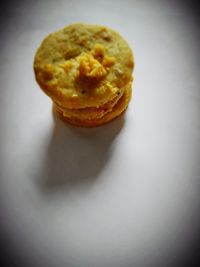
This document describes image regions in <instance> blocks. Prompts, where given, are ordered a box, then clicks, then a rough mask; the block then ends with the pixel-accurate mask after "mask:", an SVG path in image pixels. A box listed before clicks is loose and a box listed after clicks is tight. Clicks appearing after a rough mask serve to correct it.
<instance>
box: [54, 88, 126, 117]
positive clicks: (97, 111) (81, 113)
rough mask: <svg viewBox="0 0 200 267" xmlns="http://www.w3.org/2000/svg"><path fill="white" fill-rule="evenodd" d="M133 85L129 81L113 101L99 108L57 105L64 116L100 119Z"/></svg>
mask: <svg viewBox="0 0 200 267" xmlns="http://www.w3.org/2000/svg"><path fill="white" fill-rule="evenodd" d="M129 87H131V83H128V85H126V86H125V87H124V89H123V91H122V92H121V94H119V95H118V96H117V97H115V98H114V99H113V100H112V101H109V102H107V103H106V104H104V105H102V106H100V107H99V108H92V107H91V108H84V109H67V108H63V107H61V106H59V105H57V104H56V103H55V102H54V104H55V106H56V109H57V110H60V112H61V113H63V116H66V117H68V118H70V117H72V118H77V119H80V120H92V119H100V118H101V117H103V116H105V114H107V113H108V112H110V111H111V110H112V109H113V107H114V106H115V105H116V104H117V102H118V101H119V99H120V98H121V97H122V95H123V93H124V91H125V90H126V88H129Z"/></svg>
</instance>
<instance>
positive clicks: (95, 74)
mask: <svg viewBox="0 0 200 267" xmlns="http://www.w3.org/2000/svg"><path fill="white" fill-rule="evenodd" d="M133 66H134V61H133V55H132V52H131V49H130V48H129V46H128V44H127V42H126V41H125V40H124V39H123V38H122V37H121V36H120V35H119V34H118V33H117V32H115V31H113V30H111V29H109V28H106V27H103V26H100V25H88V24H72V25H70V26H67V27H65V28H64V29H62V30H60V31H57V32H55V33H52V34H50V35H48V36H47V37H46V38H45V39H44V41H43V42H42V44H41V46H40V47H39V48H38V50H37V52H36V55H35V59H34V71H35V76H36V80H37V82H38V83H39V85H40V87H41V88H42V89H43V90H44V92H45V93H46V94H47V95H49V96H50V97H51V98H52V100H53V101H54V102H56V103H57V104H58V105H60V106H62V107H65V108H68V109H82V108H88V107H96V108H98V107H100V106H102V105H104V104H106V103H107V102H109V101H112V100H113V99H115V98H116V97H117V96H118V94H121V93H122V90H123V88H124V86H126V85H127V84H128V83H129V82H130V81H131V80H132V71H133Z"/></svg>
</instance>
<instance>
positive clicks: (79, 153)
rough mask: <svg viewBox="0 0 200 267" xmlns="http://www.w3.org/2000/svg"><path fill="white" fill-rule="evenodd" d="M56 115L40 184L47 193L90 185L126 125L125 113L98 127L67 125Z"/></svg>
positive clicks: (103, 165)
mask: <svg viewBox="0 0 200 267" xmlns="http://www.w3.org/2000/svg"><path fill="white" fill-rule="evenodd" d="M53 116H54V129H53V132H52V136H51V139H50V142H49V145H48V149H47V151H46V156H45V159H44V162H42V163H41V169H40V171H39V173H38V175H37V177H36V180H35V182H36V186H38V187H39V190H40V191H41V192H42V193H43V194H45V195H52V194H56V193H60V192H63V191H64V192H66V191H68V190H71V189H78V188H80V187H86V188H88V187H90V186H91V185H92V184H93V183H95V181H96V180H97V179H98V177H99V175H100V173H101V172H102V171H103V169H104V168H105V167H106V164H107V163H108V162H109V160H110V158H111V156H112V143H113V141H114V139H115V138H116V136H117V135H118V134H119V133H120V131H121V129H122V128H123V125H124V120H125V118H124V114H122V115H121V116H120V117H119V118H117V119H115V120H114V121H113V122H111V123H108V124H106V125H104V126H101V127H96V128H80V127H75V126H71V125H70V124H65V123H64V122H62V121H61V120H60V119H59V118H57V116H55V115H54V114H53Z"/></svg>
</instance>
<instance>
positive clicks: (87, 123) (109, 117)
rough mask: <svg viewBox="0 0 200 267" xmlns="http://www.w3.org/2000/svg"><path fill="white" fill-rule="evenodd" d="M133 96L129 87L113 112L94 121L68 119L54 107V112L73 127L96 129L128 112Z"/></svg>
mask: <svg viewBox="0 0 200 267" xmlns="http://www.w3.org/2000/svg"><path fill="white" fill-rule="evenodd" d="M131 95H132V88H131V87H129V88H127V89H126V90H125V92H124V94H123V96H122V97H121V98H120V100H119V101H118V103H117V104H116V105H115V106H114V108H113V109H112V111H111V112H109V113H107V114H106V115H105V116H103V117H102V118H100V119H92V120H83V119H78V118H73V117H66V116H64V115H63V113H62V112H60V110H57V108H56V106H54V111H55V112H56V113H57V115H58V116H59V117H60V118H61V119H62V120H63V121H66V122H69V123H71V124H73V125H76V126H80V127H96V126H100V125H102V124H105V123H107V122H110V121H112V120H113V119H115V118H117V117H118V116H119V115H120V114H121V113H123V111H125V110H126V108H127V106H128V103H129V101H130V99H131Z"/></svg>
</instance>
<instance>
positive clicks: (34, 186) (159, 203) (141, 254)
mask: <svg viewBox="0 0 200 267" xmlns="http://www.w3.org/2000/svg"><path fill="white" fill-rule="evenodd" d="M5 17H6V18H5V19H4V20H3V23H4V31H3V33H2V40H3V41H2V43H1V46H2V47H1V51H0V53H1V65H0V84H1V93H0V102H1V103H0V116H1V120H0V127H1V128H0V131H1V135H0V145H1V150H0V155H1V158H0V159H1V160H0V172H1V188H0V190H1V204H2V205H1V206H2V207H1V209H2V212H3V213H2V214H3V218H4V224H5V225H6V230H7V232H8V235H9V237H10V239H11V240H12V242H13V243H14V244H15V249H16V250H17V251H18V253H21V254H23V255H26V256H27V258H28V259H29V261H30V262H32V264H33V265H34V266H37V267H40V266H56V267H63V266H65V267H66V266H67V267H72V266H75V267H112V266H113V267H114V266H115V267H130V266H131V267H132V266H144V267H146V266H148V267H149V266H154V267H155V266H156V267H157V266H163V264H164V263H165V264H167V263H170V261H171V260H172V259H173V258H174V257H181V255H182V253H184V251H185V250H186V249H187V244H189V242H190V239H192V237H193V235H194V234H195V232H194V230H195V225H196V222H197V219H198V216H197V215H198V210H197V209H198V207H199V196H198V193H199V192H198V189H199V188H198V186H199V176H200V167H199V156H200V119H199V117H200V103H199V99H200V90H199V84H200V77H199V59H200V58H199V53H198V52H199V47H198V44H199V30H198V29H197V26H195V21H194V18H193V16H192V13H190V10H189V9H186V7H185V6H181V5H180V4H178V2H177V3H176V4H175V3H173V2H172V1H171V2H168V1H165V2H164V1H127V0H126V1H99V2H97V1H88V0H87V1H64V0H63V1H35V2H34V1H33V2H32V3H31V2H28V3H21V4H16V5H13V6H9V8H6V9H5ZM79 21H81V22H88V23H99V24H103V25H107V26H110V27H112V28H114V29H116V30H117V31H119V32H120V33H121V34H122V35H123V36H124V37H125V38H126V39H127V41H128V42H129V44H130V46H131V47H132V48H133V51H134V54H135V61H136V69H135V72H134V74H135V83H134V87H133V90H134V97H133V100H132V102H131V104H130V106H129V109H128V111H127V113H126V115H125V116H124V118H119V119H118V120H116V121H114V122H113V123H110V124H108V125H106V126H104V127H100V128H96V129H80V128H75V127H71V126H67V125H64V124H63V123H62V122H61V121H59V120H58V119H56V118H55V119H54V118H53V116H52V112H51V102H50V100H49V99H48V97H47V96H45V95H44V93H43V92H42V91H40V90H39V87H38V85H37V84H36V82H35V80H34V76H33V71H32V62H33V57H34V53H35V51H36V48H37V47H38V46H39V44H40V42H41V41H42V39H43V38H44V37H45V36H46V35H47V34H48V33H50V32H52V31H54V30H57V29H59V28H62V27H63V26H64V25H67V24H69V23H73V22H79Z"/></svg>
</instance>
